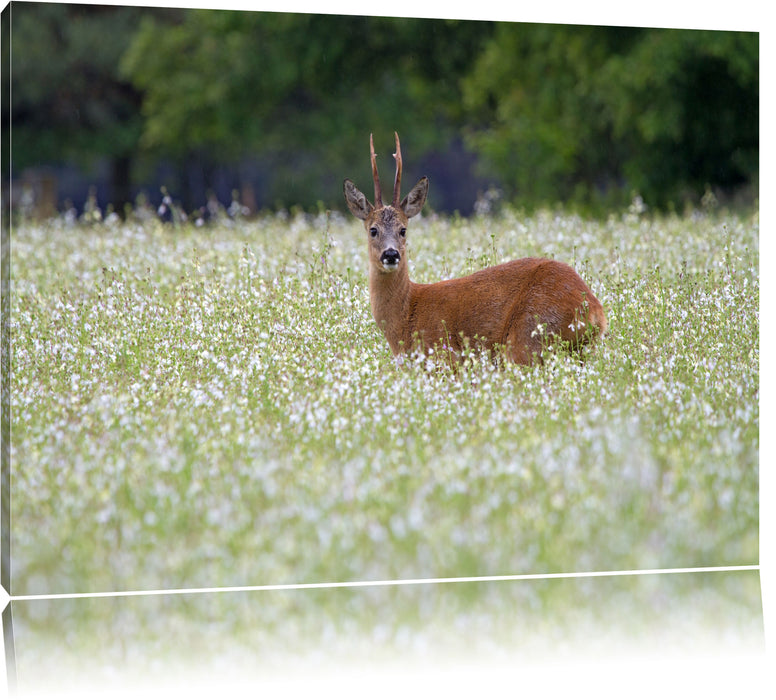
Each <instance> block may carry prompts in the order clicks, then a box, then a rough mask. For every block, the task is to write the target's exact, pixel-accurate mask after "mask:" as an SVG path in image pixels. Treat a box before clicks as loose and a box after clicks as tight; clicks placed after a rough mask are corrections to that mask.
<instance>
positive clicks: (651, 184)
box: [463, 24, 759, 207]
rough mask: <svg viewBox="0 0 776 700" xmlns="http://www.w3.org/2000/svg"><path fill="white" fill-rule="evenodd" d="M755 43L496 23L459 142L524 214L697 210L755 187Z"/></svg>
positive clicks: (745, 37) (713, 35)
mask: <svg viewBox="0 0 776 700" xmlns="http://www.w3.org/2000/svg"><path fill="white" fill-rule="evenodd" d="M758 49H759V40H758V35H757V34H746V33H740V32H701V31H688V30H664V29H632V28H609V27H577V26H551V25H524V24H500V25H498V28H497V30H496V32H495V34H494V36H493V38H492V39H491V40H490V41H489V42H488V44H487V45H486V47H485V49H484V51H483V52H482V54H481V55H480V56H479V57H478V59H477V61H476V63H475V65H474V67H473V69H472V71H471V72H470V73H469V74H468V75H466V76H465V77H464V79H463V86H464V96H465V100H466V105H467V106H468V108H469V110H470V113H471V114H472V115H475V116H476V117H477V119H478V120H479V121H478V126H477V127H473V128H470V133H469V143H470V144H471V145H472V147H473V148H474V149H475V150H477V151H478V152H480V153H482V154H483V155H484V156H485V162H486V166H485V167H488V168H493V170H494V171H495V172H497V173H498V174H499V175H500V176H501V178H502V180H503V183H504V184H505V185H506V186H507V188H508V189H509V193H510V194H511V195H513V196H515V197H517V199H518V201H520V202H524V203H526V204H531V203H536V202H568V201H575V200H576V201H580V200H581V201H587V202H593V203H595V202H599V203H601V202H602V203H604V204H606V203H609V204H611V203H612V201H613V199H612V198H614V201H619V203H621V204H622V203H623V202H624V201H627V199H629V198H630V197H631V196H632V192H633V191H634V190H635V191H637V192H640V193H641V194H642V195H643V196H644V197H645V198H646V199H647V201H648V202H650V204H652V205H654V206H659V207H664V206H666V205H667V204H669V202H670V201H671V200H672V199H674V200H676V199H679V200H680V201H679V202H676V203H678V204H681V203H682V201H683V199H684V197H686V196H691V197H694V198H695V199H696V201H697V199H698V198H699V197H700V195H701V194H702V193H703V191H704V190H705V189H707V188H708V187H709V186H710V185H716V186H720V187H734V186H740V185H742V184H743V183H746V182H751V181H754V182H756V179H757V168H758V145H759V139H758V128H759V125H758V120H759V112H758V95H759V92H758V76H759V69H758V65H759V63H758Z"/></svg>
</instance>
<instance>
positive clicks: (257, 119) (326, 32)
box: [122, 10, 492, 206]
mask: <svg viewBox="0 0 776 700" xmlns="http://www.w3.org/2000/svg"><path fill="white" fill-rule="evenodd" d="M491 31H492V27H491V25H490V24H488V23H482V22H453V21H440V20H421V19H392V18H380V17H358V16H352V17H351V16H332V15H300V14H283V13H265V12H230V11H217V12H214V11H196V10H194V11H189V12H187V13H186V15H185V17H184V19H183V21H182V22H181V23H180V24H177V25H175V26H172V27H171V26H167V25H165V24H163V23H161V22H159V21H157V20H155V19H153V18H151V19H148V20H146V21H144V22H143V23H142V25H141V27H140V30H139V32H138V34H137V36H136V37H135V39H134V41H133V42H132V45H131V46H130V48H129V50H128V51H127V53H126V55H125V57H124V59H123V62H122V70H123V74H124V75H125V76H127V77H128V78H129V79H130V80H131V81H132V83H133V85H134V86H135V87H136V88H137V89H138V90H140V91H142V93H143V108H142V109H143V115H144V118H145V126H144V131H143V136H142V144H143V146H144V147H145V148H146V149H148V150H149V151H151V152H155V153H159V154H166V155H169V156H174V157H178V158H182V157H184V156H185V154H186V153H187V151H189V150H190V149H192V148H195V149H200V150H201V151H203V152H205V153H207V154H208V157H210V158H214V159H217V160H220V161H222V162H229V161H234V160H236V159H239V158H241V157H245V156H247V155H251V156H253V157H256V158H258V159H260V160H261V161H262V162H263V163H265V165H266V167H267V168H268V169H269V170H271V172H272V180H271V182H270V183H268V192H267V194H266V198H267V199H269V200H270V201H271V202H273V203H278V204H284V205H286V206H287V205H289V204H294V203H296V204H302V205H307V206H309V205H315V203H316V202H317V201H318V200H325V201H326V202H327V203H330V202H333V201H337V202H340V201H341V197H342V195H341V187H342V185H341V183H342V177H343V174H344V173H348V172H358V170H357V169H361V170H364V169H365V168H364V167H363V166H364V159H365V153H366V148H367V146H366V144H367V143H368V141H367V139H368V134H369V133H370V132H372V131H373V132H374V133H375V138H376V140H377V141H378V143H380V140H379V139H380V138H381V137H382V138H383V139H384V140H383V143H389V144H392V133H393V131H394V130H398V131H399V132H400V133H404V134H411V138H407V139H406V140H407V142H408V143H409V144H411V146H410V148H411V150H412V152H413V153H415V154H416V157H414V158H412V159H408V164H409V169H410V172H408V174H407V177H408V178H409V177H412V176H413V174H412V170H413V168H415V167H417V164H418V162H419V159H418V158H417V154H419V153H422V152H427V151H429V150H430V149H433V148H438V149H440V150H441V149H444V148H445V147H446V145H447V142H448V141H449V139H450V138H451V133H452V132H453V131H454V130H455V129H456V128H457V126H458V122H459V120H460V117H461V113H462V112H461V100H460V92H459V90H460V88H459V76H460V74H461V72H462V71H463V70H465V68H466V67H467V66H468V65H469V64H470V62H471V61H472V60H473V59H474V56H475V55H476V53H477V51H478V49H479V46H480V44H481V42H482V40H483V39H484V38H485V37H486V36H487V35H488V34H489V33H490V32H491ZM380 148H382V147H381V146H378V149H380ZM419 174H420V173H418V175H419Z"/></svg>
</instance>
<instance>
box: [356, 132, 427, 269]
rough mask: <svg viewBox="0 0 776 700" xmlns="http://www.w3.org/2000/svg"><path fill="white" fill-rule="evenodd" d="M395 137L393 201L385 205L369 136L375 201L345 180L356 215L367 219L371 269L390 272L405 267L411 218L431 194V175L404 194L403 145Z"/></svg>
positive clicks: (395, 134) (396, 135)
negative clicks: (402, 172)
mask: <svg viewBox="0 0 776 700" xmlns="http://www.w3.org/2000/svg"><path fill="white" fill-rule="evenodd" d="M394 136H395V137H396V153H394V154H393V157H394V158H395V159H396V177H395V179H394V183H393V200H392V202H391V204H388V205H385V204H383V197H382V190H381V188H380V177H379V175H378V173H377V159H376V156H375V147H374V140H373V138H372V135H371V134H370V136H369V151H370V154H371V159H372V178H373V180H374V185H375V203H374V204H372V203H371V202H370V201H369V200H367V198H366V197H365V196H364V194H363V193H362V192H361V191H359V189H358V188H357V187H356V186H355V185H354V184H353V183H352V182H351V181H350V180H348V179H346V180H345V186H344V189H345V201H346V202H347V203H348V209H350V211H351V213H352V214H353V216H355V217H356V218H358V219H361V220H362V221H363V222H364V227H365V228H366V230H367V231H368V232H369V258H370V265H371V266H372V269H373V270H374V269H377V270H379V271H381V272H386V273H391V272H395V271H396V270H398V269H400V268H402V269H405V270H406V267H405V264H404V262H405V255H404V247H405V236H406V234H407V224H408V222H409V219H411V218H412V217H413V216H415V215H416V214H417V213H418V212H420V210H421V209H422V208H423V204H424V203H425V201H426V196H427V195H428V178H427V177H422V178H420V180H418V183H417V184H416V185H415V187H413V188H412V189H411V190H410V192H409V194H408V195H407V196H406V197H405V198H404V199H403V200H401V202H399V199H400V197H401V195H400V190H401V145H400V144H399V134H397V133H396V132H394Z"/></svg>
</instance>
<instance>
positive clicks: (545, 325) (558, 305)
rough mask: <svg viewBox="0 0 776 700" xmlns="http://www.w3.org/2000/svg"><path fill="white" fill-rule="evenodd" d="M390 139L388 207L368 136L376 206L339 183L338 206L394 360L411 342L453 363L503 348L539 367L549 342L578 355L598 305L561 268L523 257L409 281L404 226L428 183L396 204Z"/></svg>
mask: <svg viewBox="0 0 776 700" xmlns="http://www.w3.org/2000/svg"><path fill="white" fill-rule="evenodd" d="M395 136H396V153H394V154H393V157H394V158H395V160H396V179H395V181H394V186H393V201H392V202H391V204H389V205H385V204H383V201H382V193H381V189H380V179H379V177H378V175H377V161H376V159H375V149H374V141H373V140H372V137H371V135H370V137H369V148H370V152H371V159H372V177H373V179H374V186H375V203H374V204H372V203H371V202H369V201H368V200H367V198H366V197H365V196H364V194H363V193H362V192H360V191H359V190H358V189H357V188H356V186H355V185H354V184H353V183H352V182H351V181H350V180H347V179H346V180H345V184H344V189H345V200H346V201H347V203H348V208H349V209H350V211H351V212H352V213H353V215H354V216H355V217H356V218H358V219H361V220H362V221H363V222H364V226H365V227H366V230H367V232H368V233H369V295H370V299H371V305H372V314H373V315H374V318H375V321H377V325H378V326H380V327H381V328H382V329H383V331H384V333H385V337H386V339H387V340H388V344H389V345H390V347H391V350H392V351H393V353H394V355H397V354H399V353H401V352H408V351H410V350H411V349H412V348H413V347H415V345H416V343H418V344H420V347H422V348H423V349H424V350H426V351H428V350H429V349H430V348H431V347H433V346H435V345H437V346H441V348H442V349H444V350H446V351H448V352H449V353H450V354H451V355H452V356H453V357H458V356H460V354H461V352H462V350H463V349H464V347H465V346H466V344H467V343H468V344H471V345H473V346H477V347H480V348H482V349H485V350H488V351H491V350H492V349H493V348H494V347H497V346H502V347H503V348H504V349H505V350H506V352H507V355H508V356H509V357H510V358H511V359H512V360H513V361H514V362H517V363H520V364H526V365H528V364H531V363H532V362H534V361H536V360H537V359H538V360H539V361H541V352H542V349H543V346H544V345H545V344H546V343H547V341H548V340H550V339H552V340H557V339H558V338H560V339H561V341H564V342H565V343H567V344H568V346H569V347H571V348H573V349H577V350H578V349H579V348H580V347H581V346H582V345H583V344H585V343H587V342H589V341H591V340H594V339H595V338H596V337H597V336H598V335H601V334H603V333H605V331H606V327H607V322H606V316H605V315H604V310H603V307H602V306H601V303H600V302H599V301H598V299H596V297H595V295H594V294H593V292H591V291H590V288H589V287H588V286H587V285H586V284H585V283H584V282H583V281H582V278H581V277H580V276H579V275H578V274H577V273H576V272H575V271H574V270H573V269H572V268H571V267H570V266H568V265H566V264H564V263H561V262H557V261H555V260H545V259H542V258H522V259H520V260H512V261H510V262H507V263H503V264H501V265H496V266H494V267H488V268H486V269H484V270H480V271H479V272H475V273H473V274H471V275H468V276H466V277H461V278H459V279H452V280H445V281H442V282H435V283H433V284H417V283H415V282H412V281H411V280H410V278H409V273H408V271H407V256H406V254H405V244H406V239H405V237H406V234H407V224H408V222H409V219H411V218H412V217H413V216H415V215H416V214H417V213H418V212H420V210H421V209H422V208H423V204H424V203H425V201H426V195H427V194H428V178H427V177H422V178H421V179H420V180H419V181H418V183H417V184H416V185H415V187H413V188H412V189H411V190H410V192H409V194H408V195H407V196H406V197H405V198H404V199H403V200H401V202H400V201H399V196H400V195H399V191H400V187H401V168H402V162H401V147H400V145H399V135H398V134H395Z"/></svg>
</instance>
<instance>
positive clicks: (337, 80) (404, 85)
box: [2, 2, 759, 214]
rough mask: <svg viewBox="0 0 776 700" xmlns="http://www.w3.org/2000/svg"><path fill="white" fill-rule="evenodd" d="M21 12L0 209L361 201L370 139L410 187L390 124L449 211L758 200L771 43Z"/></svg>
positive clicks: (548, 29) (175, 14)
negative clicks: (766, 50)
mask: <svg viewBox="0 0 776 700" xmlns="http://www.w3.org/2000/svg"><path fill="white" fill-rule="evenodd" d="M3 22H4V24H6V23H10V26H11V34H10V39H11V40H10V42H9V41H4V42H3V47H2V50H3V54H4V55H3V84H4V88H3V94H4V95H6V94H8V92H7V91H6V89H5V87H6V86H7V85H9V83H8V81H10V88H11V97H12V99H11V104H10V110H8V109H5V110H3V122H2V129H3V132H4V134H3V137H4V143H8V140H7V138H8V130H9V129H10V139H11V141H10V142H11V144H12V157H13V160H12V162H8V153H7V152H6V153H5V154H4V156H3V157H4V159H6V162H4V163H3V178H4V182H3V190H4V193H3V199H4V204H7V202H8V199H9V197H8V194H9V191H10V192H12V193H13V200H14V204H19V203H20V202H22V203H24V202H27V203H28V204H29V203H30V201H32V200H34V202H33V204H34V205H35V206H36V207H37V210H38V212H39V213H44V214H46V213H51V212H53V211H54V210H55V209H60V210H61V209H62V208H63V207H65V206H70V205H72V206H75V207H76V208H79V209H80V208H81V207H83V206H84V202H85V200H86V198H87V195H88V193H89V192H91V193H92V196H93V197H96V199H97V200H98V202H99V204H100V206H102V207H106V206H108V205H112V206H113V207H114V208H115V210H116V211H118V212H120V213H121V212H123V211H124V210H125V206H136V205H137V202H138V197H141V198H142V197H146V198H147V200H148V201H149V202H150V203H151V204H153V205H156V204H157V203H158V202H159V201H160V199H161V197H162V192H161V188H162V187H166V189H167V191H169V193H170V194H171V195H172V196H173V197H174V198H175V199H177V200H178V201H180V202H181V203H182V206H183V207H184V208H185V209H187V210H189V211H191V210H193V209H195V208H197V207H200V206H202V205H203V204H205V202H206V200H207V199H208V198H209V197H210V198H212V197H216V198H217V199H218V200H220V201H221V202H222V203H224V204H228V203H229V202H230V200H231V198H232V193H233V192H237V193H239V198H240V199H241V201H242V203H243V204H244V205H246V206H248V207H249V208H250V209H251V210H253V211H258V210H261V209H265V208H278V207H293V206H300V207H302V208H305V209H315V208H317V207H336V208H339V209H343V208H344V204H343V201H342V180H343V178H344V177H346V176H347V177H351V178H353V179H354V180H355V181H356V182H357V183H358V184H360V185H361V187H362V188H364V191H365V192H369V191H370V187H371V171H370V166H369V134H370V132H374V135H375V149H376V151H377V152H378V154H379V157H378V163H379V165H380V167H381V169H382V170H381V172H382V173H384V176H383V178H384V180H390V178H391V177H392V174H393V159H392V158H391V157H390V154H391V153H392V152H393V132H394V130H397V131H398V132H399V134H400V136H401V139H402V150H403V153H404V162H405V182H407V183H409V181H410V180H412V181H413V182H414V180H415V179H416V178H417V177H419V176H420V175H423V174H426V175H429V176H430V178H431V181H432V185H431V187H432V189H431V196H430V204H431V207H432V208H433V209H435V210H438V211H453V210H458V211H460V212H461V213H463V214H468V213H470V212H471V211H472V209H473V207H474V203H475V200H477V198H478V197H480V196H481V194H482V193H483V192H485V191H486V190H487V189H488V188H496V189H497V190H498V191H499V192H500V193H501V197H502V198H503V199H504V200H506V201H510V202H513V203H515V204H517V205H518V206H521V207H526V208H532V207H536V206H541V205H556V204H559V203H560V204H563V205H565V206H573V207H577V208H581V209H585V210H588V211H603V210H605V209H606V208H609V207H617V206H623V205H625V204H627V203H628V202H629V201H631V199H632V198H633V196H634V194H635V193H638V194H639V195H640V196H641V197H643V199H644V201H645V202H646V203H647V205H648V206H650V207H652V208H654V209H670V208H681V207H684V206H685V205H687V204H688V203H690V204H693V203H697V202H698V201H700V199H701V198H702V197H703V196H704V194H705V193H708V192H713V193H714V194H715V196H716V197H717V198H730V199H731V201H733V200H735V201H739V200H742V201H748V202H754V201H756V198H757V196H758V195H757V188H758V168H759V130H758V129H759V36H758V34H756V33H744V32H723V31H698V30H673V29H651V28H643V29H642V28H617V27H595V26H571V25H569V26H566V25H549V24H518V23H506V22H484V21H483V22H478V21H453V20H436V19H435V20H428V19H396V18H384V17H358V16H334V15H309V14H284V13H267V12H236V11H218V10H191V9H188V10H187V9H161V8H157V9H154V8H139V7H120V6H119V7H116V6H89V5H65V4H38V3H24V2H12V3H11V5H10V6H9V8H6V10H5V12H4V16H3ZM4 31H5V30H4ZM4 36H5V34H4ZM9 59H10V60H9ZM8 173H10V174H11V180H10V181H8V176H7V174H8ZM25 198H26V199H25ZM31 198H32V200H31Z"/></svg>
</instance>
